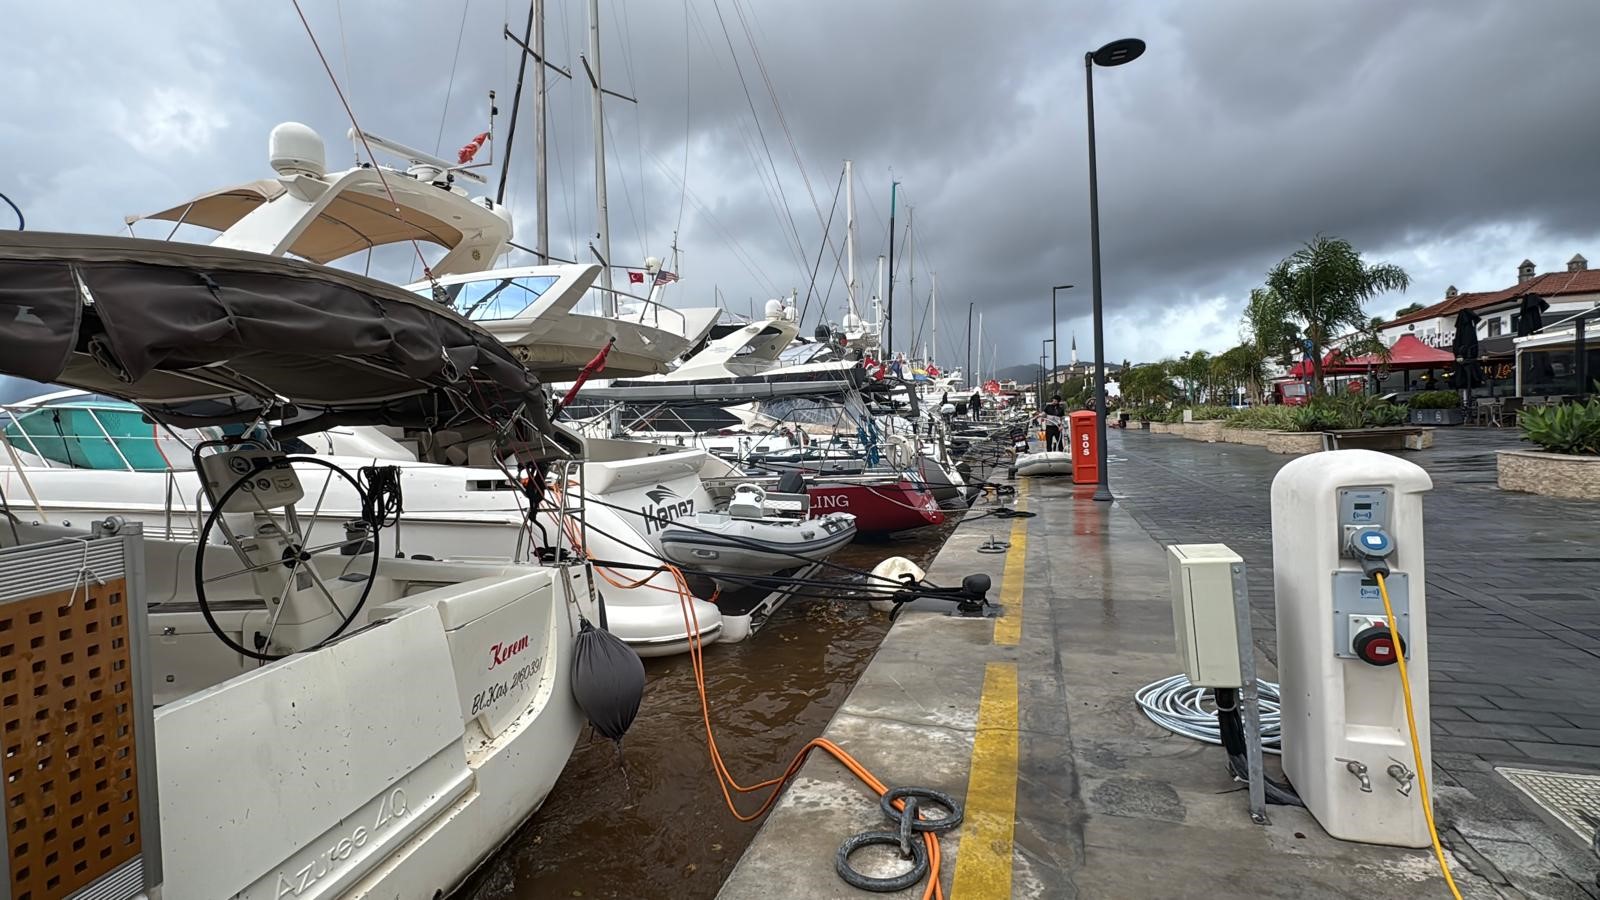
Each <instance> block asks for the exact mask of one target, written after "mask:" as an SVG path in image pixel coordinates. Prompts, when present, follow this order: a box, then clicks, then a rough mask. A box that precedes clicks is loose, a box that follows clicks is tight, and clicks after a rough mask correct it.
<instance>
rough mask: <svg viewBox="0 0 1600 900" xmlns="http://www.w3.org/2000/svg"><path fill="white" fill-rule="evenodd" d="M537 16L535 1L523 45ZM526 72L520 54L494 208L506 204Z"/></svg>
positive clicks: (524, 31) (525, 61)
mask: <svg viewBox="0 0 1600 900" xmlns="http://www.w3.org/2000/svg"><path fill="white" fill-rule="evenodd" d="M538 14H539V2H538V0H535V2H534V3H533V4H532V5H530V6H529V7H528V27H527V28H525V29H523V32H522V41H523V43H527V42H528V39H529V37H530V36H531V35H532V34H533V22H534V18H535V17H536V16H537V15H538ZM506 37H511V30H510V29H509V28H508V29H506ZM539 68H540V69H541V70H543V68H544V66H543V65H542V64H541V65H540V67H539ZM527 71H528V56H527V54H522V55H521V61H520V62H519V63H518V64H517V89H516V91H515V92H514V93H512V95H511V127H510V128H509V129H508V130H507V131H506V150H505V154H506V155H505V162H502V163H501V164H500V186H499V187H498V188H496V189H495V192H494V203H495V205H496V206H499V205H501V204H503V203H505V202H506V179H507V178H509V177H511V147H512V145H513V144H515V143H516V140H517V113H518V112H519V111H521V109H522V76H523V75H524V74H526V73H527Z"/></svg>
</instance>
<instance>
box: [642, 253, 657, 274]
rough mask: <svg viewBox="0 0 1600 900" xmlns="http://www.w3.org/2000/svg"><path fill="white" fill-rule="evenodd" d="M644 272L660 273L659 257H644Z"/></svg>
mask: <svg viewBox="0 0 1600 900" xmlns="http://www.w3.org/2000/svg"><path fill="white" fill-rule="evenodd" d="M644 270H645V271H646V272H659V271H661V257H659V256H646V257H645V258H644Z"/></svg>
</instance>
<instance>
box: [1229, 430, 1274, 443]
mask: <svg viewBox="0 0 1600 900" xmlns="http://www.w3.org/2000/svg"><path fill="white" fill-rule="evenodd" d="M1269 434H1272V432H1270V431H1256V430H1255V429H1251V428H1224V429H1222V439H1223V440H1225V441H1228V442H1229V443H1233V444H1246V445H1248V446H1251V447H1265V446H1266V445H1267V435H1269Z"/></svg>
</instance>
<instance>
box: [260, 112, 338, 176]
mask: <svg viewBox="0 0 1600 900" xmlns="http://www.w3.org/2000/svg"><path fill="white" fill-rule="evenodd" d="M267 157H268V160H269V161H270V162H271V164H272V171H274V172H277V173H278V174H279V175H282V176H284V177H286V178H287V177H289V176H291V175H311V176H314V177H317V178H321V177H322V176H323V175H326V174H327V172H328V160H327V154H326V152H325V151H324V148H323V144H322V137H321V136H320V135H318V134H317V133H316V132H315V131H312V130H311V126H309V125H301V124H300V123H299V122H284V123H283V124H282V125H279V126H278V127H276V128H274V129H272V134H271V135H269V136H268V137H267Z"/></svg>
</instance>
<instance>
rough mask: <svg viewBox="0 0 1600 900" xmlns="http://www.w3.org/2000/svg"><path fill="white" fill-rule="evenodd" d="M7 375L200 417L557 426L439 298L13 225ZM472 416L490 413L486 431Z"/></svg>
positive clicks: (362, 280)
mask: <svg viewBox="0 0 1600 900" xmlns="http://www.w3.org/2000/svg"><path fill="white" fill-rule="evenodd" d="M0 234H3V236H0V372H4V373H7V374H12V375H18V376H21V377H23V378H30V379H32V380H34V381H41V382H51V383H55V384H61V385H65V386H68V387H75V388H81V389H83V390H87V391H92V392H95V393H100V394H107V395H111V396H115V397H120V398H122V399H125V400H129V401H132V402H134V403H137V404H139V405H140V406H142V407H144V409H145V410H146V411H147V412H149V413H150V414H151V415H152V416H153V417H154V418H156V419H158V420H161V421H164V422H167V423H169V424H172V425H183V426H195V425H206V424H226V423H230V422H241V421H251V420H253V419H255V418H256V417H257V416H258V415H260V414H261V412H262V410H263V408H264V407H265V408H267V409H269V410H271V411H272V412H271V413H270V414H269V416H268V417H269V418H282V419H284V420H285V421H286V422H287V423H288V424H286V425H285V426H283V427H282V428H280V429H279V431H280V433H283V434H303V433H307V432H310V431H317V430H322V429H325V428H328V427H331V426H333V425H375V424H383V425H398V426H405V427H411V428H425V429H437V428H455V429H470V430H481V428H492V427H493V426H494V425H496V424H497V423H504V422H505V421H506V420H507V419H509V418H511V417H512V416H514V415H517V414H521V415H522V416H524V417H526V420H527V421H528V422H529V424H532V425H533V426H534V427H535V428H536V429H537V430H539V431H544V430H545V429H546V427H547V423H546V416H545V412H546V406H545V401H544V398H543V394H542V392H541V391H540V388H539V381H538V378H537V377H536V376H535V375H534V374H533V373H532V372H530V371H528V370H527V369H526V368H525V367H524V366H523V365H522V363H520V362H518V361H517V359H516V358H515V357H514V356H513V355H512V354H511V352H510V351H509V350H507V349H506V348H505V347H504V346H502V345H501V344H500V343H499V342H498V341H497V340H495V339H494V337H493V336H492V335H490V334H489V333H488V332H487V331H484V330H483V329H482V328H480V327H479V326H477V325H475V324H473V323H472V322H469V321H467V320H466V319H464V318H462V317H461V316H460V315H458V314H456V313H455V312H454V311H452V310H450V309H448V308H447V307H444V306H441V305H439V304H436V303H434V302H432V301H430V300H429V299H427V298H424V297H420V296H418V295H416V294H413V293H411V292H409V291H406V290H404V289H402V288H399V287H395V286H393V285H390V284H386V283H384V282H381V281H376V280H374V279H371V278H366V277H364V276H361V275H356V274H353V273H349V272H344V271H341V270H337V269H330V268H327V267H325V266H319V265H314V264H311V263H306V262H301V261H297V260H293V259H281V258H277V257H271V256H263V255H261V254H256V253H247V252H244V251H239V250H229V249H223V248H217V247H207V246H199V245H194V244H182V243H169V242H164V241H151V240H143V239H138V238H125V237H113V236H102V235H80V234H52V233H45V232H4V233H0ZM472 426H480V428H473V427H472Z"/></svg>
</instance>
